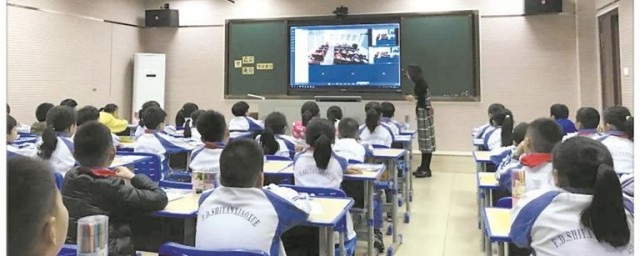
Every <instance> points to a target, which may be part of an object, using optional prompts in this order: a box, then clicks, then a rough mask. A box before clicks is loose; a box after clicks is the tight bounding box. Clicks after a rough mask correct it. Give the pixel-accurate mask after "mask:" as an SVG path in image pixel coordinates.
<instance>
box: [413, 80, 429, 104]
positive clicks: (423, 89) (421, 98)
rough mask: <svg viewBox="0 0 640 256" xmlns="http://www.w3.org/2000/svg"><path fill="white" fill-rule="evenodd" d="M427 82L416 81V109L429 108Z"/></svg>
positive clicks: (414, 89) (414, 91)
mask: <svg viewBox="0 0 640 256" xmlns="http://www.w3.org/2000/svg"><path fill="white" fill-rule="evenodd" d="M427 88H428V86H427V82H426V81H424V80H418V81H415V87H414V88H413V94H415V95H416V100H417V101H416V109H418V108H424V109H426V108H427Z"/></svg>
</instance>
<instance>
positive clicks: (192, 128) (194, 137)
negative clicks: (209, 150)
mask: <svg viewBox="0 0 640 256" xmlns="http://www.w3.org/2000/svg"><path fill="white" fill-rule="evenodd" d="M204 112H206V111H204V110H201V109H199V110H196V111H193V113H191V120H190V121H189V122H186V123H185V125H184V134H183V135H184V137H185V138H191V141H197V142H201V141H202V135H200V132H198V128H197V122H198V117H200V115H201V114H202V113H204Z"/></svg>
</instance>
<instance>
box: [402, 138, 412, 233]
mask: <svg viewBox="0 0 640 256" xmlns="http://www.w3.org/2000/svg"><path fill="white" fill-rule="evenodd" d="M410 150H411V144H409V146H408V148H407V149H405V151H404V161H405V165H404V166H405V169H406V170H403V175H402V180H403V182H402V185H403V186H402V187H403V189H402V195H403V198H404V203H405V204H406V213H405V223H408V222H409V214H410V213H411V186H410V183H411V182H410V181H409V179H410V177H411V176H413V175H411V169H410V168H409V167H410V165H409V163H411V159H410V155H411V153H410ZM407 170H408V171H407Z"/></svg>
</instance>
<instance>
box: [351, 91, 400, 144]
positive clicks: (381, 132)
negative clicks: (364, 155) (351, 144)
mask: <svg viewBox="0 0 640 256" xmlns="http://www.w3.org/2000/svg"><path fill="white" fill-rule="evenodd" d="M364 111H365V112H366V113H367V115H366V118H365V120H364V124H363V125H361V126H360V130H359V133H360V139H362V141H364V142H367V143H369V144H371V145H380V146H385V147H391V144H393V137H394V136H393V130H392V129H391V127H389V126H388V125H386V124H383V123H381V121H380V120H381V115H382V111H381V108H380V103H378V102H373V101H372V102H369V103H367V104H366V105H365V106H364Z"/></svg>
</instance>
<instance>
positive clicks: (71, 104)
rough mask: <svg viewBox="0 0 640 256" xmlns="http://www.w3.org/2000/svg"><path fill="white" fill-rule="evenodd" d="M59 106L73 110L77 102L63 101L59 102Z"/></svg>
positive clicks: (71, 100) (72, 100)
mask: <svg viewBox="0 0 640 256" xmlns="http://www.w3.org/2000/svg"><path fill="white" fill-rule="evenodd" d="M60 106H69V107H71V108H75V107H76V106H78V102H76V100H74V99H64V100H63V101H61V102H60Z"/></svg>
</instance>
